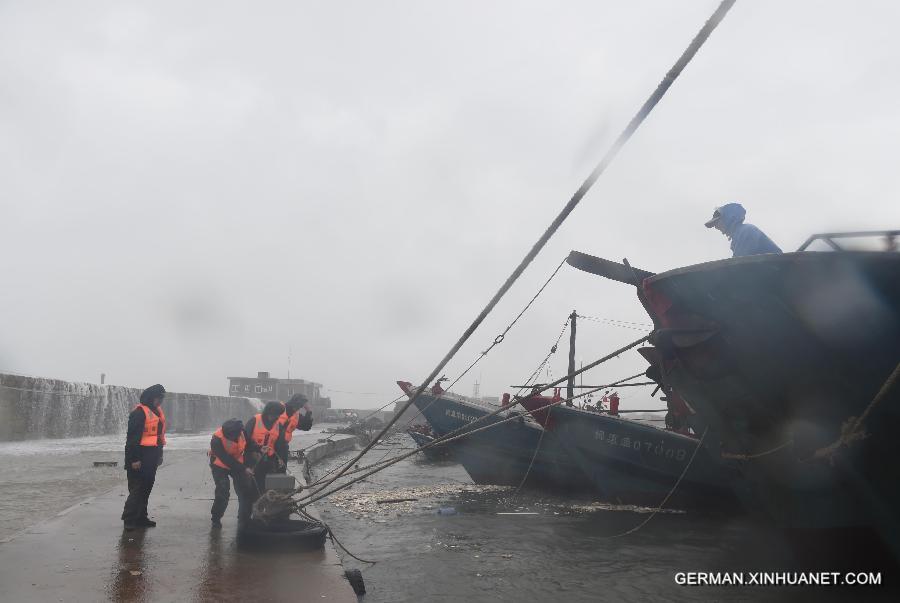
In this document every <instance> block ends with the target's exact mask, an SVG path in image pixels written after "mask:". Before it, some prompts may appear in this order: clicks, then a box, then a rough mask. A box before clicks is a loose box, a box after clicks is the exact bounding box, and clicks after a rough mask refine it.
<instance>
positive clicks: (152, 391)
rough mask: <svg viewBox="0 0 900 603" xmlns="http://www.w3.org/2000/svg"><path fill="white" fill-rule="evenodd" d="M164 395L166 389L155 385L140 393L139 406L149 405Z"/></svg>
mask: <svg viewBox="0 0 900 603" xmlns="http://www.w3.org/2000/svg"><path fill="white" fill-rule="evenodd" d="M165 395H166V388H164V387H163V386H162V385H160V384H159V383H157V384H156V385H151V386H150V387H148V388H147V389H145V390H144V391H142V392H141V404H147V405H150V404H151V403H152V402H153V401H154V400H155V399H157V398H162V397H163V396H165Z"/></svg>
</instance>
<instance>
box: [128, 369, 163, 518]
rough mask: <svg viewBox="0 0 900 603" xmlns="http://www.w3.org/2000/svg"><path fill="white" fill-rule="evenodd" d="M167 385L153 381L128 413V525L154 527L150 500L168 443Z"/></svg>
mask: <svg viewBox="0 0 900 603" xmlns="http://www.w3.org/2000/svg"><path fill="white" fill-rule="evenodd" d="M165 396H166V388H164V387H163V386H162V385H160V384H158V383H157V384H156V385H151V386H150V387H148V388H147V389H145V390H144V391H143V392H141V397H140V404H138V405H137V406H135V407H134V410H132V411H131V414H130V415H128V432H127V434H126V436H125V471H126V475H127V477H128V498H127V499H126V500H125V508H124V509H123V510H122V521H123V522H125V528H126V529H129V530H130V529H134V528H153V527H156V522H155V521H153V520H152V519H150V518H149V517H148V516H147V501H148V500H149V498H150V492H151V491H152V490H153V484H154V483H155V482H156V468H157V467H159V466H160V465H162V461H163V446H165V444H166V415H165V413H164V412H163V409H162V402H163V398H165Z"/></svg>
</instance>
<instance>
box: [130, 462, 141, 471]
mask: <svg viewBox="0 0 900 603" xmlns="http://www.w3.org/2000/svg"><path fill="white" fill-rule="evenodd" d="M131 468H132V469H134V470H135V471H140V469H141V462H140V461H135V462H133V463H131Z"/></svg>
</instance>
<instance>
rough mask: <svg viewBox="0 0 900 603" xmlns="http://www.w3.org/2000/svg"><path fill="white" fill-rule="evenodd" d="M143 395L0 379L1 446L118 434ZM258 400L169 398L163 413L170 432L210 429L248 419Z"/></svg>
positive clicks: (30, 379) (134, 391)
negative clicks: (234, 420) (231, 419)
mask: <svg viewBox="0 0 900 603" xmlns="http://www.w3.org/2000/svg"><path fill="white" fill-rule="evenodd" d="M140 394H141V390H139V389H136V388H131V387H124V386H121V385H98V384H95V383H81V382H72V381H62V380H59V379H45V378H42V377H26V376H22V375H9V374H3V373H0V441H9V440H26V439H35V438H70V437H83V436H99V435H109V434H115V433H121V432H123V431H124V430H125V426H126V424H127V420H128V413H129V412H131V409H132V408H134V406H135V405H136V404H137V402H138V398H139V397H140ZM258 403H259V402H258V400H255V399H253V398H232V397H227V396H208V395H203V394H185V393H176V392H171V393H168V394H166V402H165V407H164V408H165V412H166V419H167V420H168V429H169V430H171V431H199V430H206V429H210V428H212V427H214V426H216V425H219V424H221V423H222V422H223V421H225V420H226V419H229V418H231V417H236V418H239V419H241V420H246V419H248V418H250V417H251V416H252V415H253V414H254V413H256V412H258Z"/></svg>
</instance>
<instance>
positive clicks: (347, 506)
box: [329, 484, 510, 518]
mask: <svg viewBox="0 0 900 603" xmlns="http://www.w3.org/2000/svg"><path fill="white" fill-rule="evenodd" d="M507 490H510V488H508V487H506V486H476V485H471V484H437V485H433V486H417V487H412V488H398V489H396V490H382V491H379V492H344V493H339V494H335V495H334V496H332V497H330V498H329V501H330V502H331V504H333V505H334V506H336V507H338V508H339V509H343V510H344V511H349V512H350V513H354V514H357V515H362V516H363V518H368V517H369V516H370V515H379V514H384V515H386V514H394V513H396V514H397V515H398V516H399V515H402V514H403V513H411V512H413V511H415V510H420V511H426V510H432V509H434V507H435V505H434V504H433V503H432V504H427V503H423V502H421V501H420V499H424V498H436V497H446V496H458V495H460V494H481V493H484V492H505V491H507ZM439 510H443V509H441V508H439ZM445 514H446V513H445Z"/></svg>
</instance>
